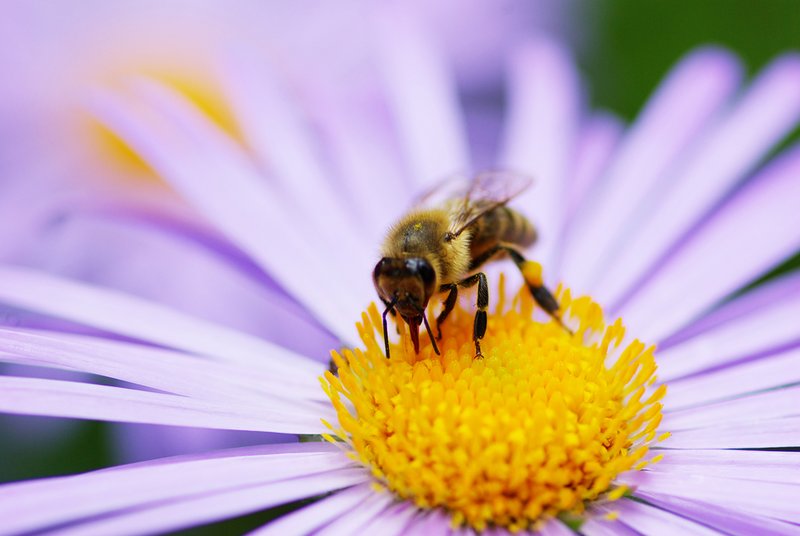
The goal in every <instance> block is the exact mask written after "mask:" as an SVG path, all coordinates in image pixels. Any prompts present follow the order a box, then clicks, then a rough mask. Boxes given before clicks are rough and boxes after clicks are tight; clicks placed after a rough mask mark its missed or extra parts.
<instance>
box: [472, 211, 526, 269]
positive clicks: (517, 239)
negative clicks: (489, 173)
mask: <svg viewBox="0 0 800 536" xmlns="http://www.w3.org/2000/svg"><path fill="white" fill-rule="evenodd" d="M470 231H471V241H470V255H471V257H472V258H473V259H475V258H478V257H480V255H481V254H482V253H484V252H485V251H488V250H489V249H491V248H492V247H494V246H496V245H497V244H498V243H499V242H505V243H507V244H513V245H516V246H519V247H520V248H526V247H528V246H531V245H533V243H534V242H536V229H535V228H534V227H533V224H532V223H531V222H530V221H529V220H528V218H526V217H525V216H523V215H522V214H520V213H519V212H517V211H515V210H513V209H511V208H508V207H506V206H502V207H498V208H496V209H494V210H490V211H489V212H487V213H486V214H484V215H483V216H481V217H480V218H479V219H478V220H477V221H476V222H475V223H474V224H473V225H472V226H471V227H470Z"/></svg>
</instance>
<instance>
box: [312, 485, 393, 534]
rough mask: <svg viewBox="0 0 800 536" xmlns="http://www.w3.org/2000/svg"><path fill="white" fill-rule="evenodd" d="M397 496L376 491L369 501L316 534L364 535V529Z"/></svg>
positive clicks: (387, 492) (344, 514)
mask: <svg viewBox="0 0 800 536" xmlns="http://www.w3.org/2000/svg"><path fill="white" fill-rule="evenodd" d="M394 500H395V496H394V495H393V494H392V493H390V492H389V491H383V492H377V491H374V490H373V492H372V494H371V495H370V496H369V497H367V499H366V500H365V501H364V502H363V503H361V504H360V505H358V508H354V509H352V510H350V511H349V512H345V513H343V514H342V515H341V516H339V517H338V518H337V519H334V520H333V521H331V522H330V523H328V524H326V525H324V526H323V527H321V528H320V529H319V530H318V531H317V532H316V534H318V535H320V536H338V535H342V536H350V535H351V534H363V532H362V531H363V527H364V526H365V525H366V524H367V523H369V522H370V521H371V520H373V519H375V518H376V517H380V516H381V515H382V513H383V512H384V511H385V510H386V509H387V508H388V507H389V505H391V504H392V501H394Z"/></svg>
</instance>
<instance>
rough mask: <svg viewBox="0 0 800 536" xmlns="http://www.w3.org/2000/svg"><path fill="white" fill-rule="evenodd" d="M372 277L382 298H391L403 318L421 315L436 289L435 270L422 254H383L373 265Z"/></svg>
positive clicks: (385, 299) (389, 300)
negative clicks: (394, 255)
mask: <svg viewBox="0 0 800 536" xmlns="http://www.w3.org/2000/svg"><path fill="white" fill-rule="evenodd" d="M372 280H373V282H374V283H375V290H377V291H378V295H379V296H380V297H381V299H382V300H383V301H385V302H388V303H392V302H394V303H395V308H396V309H397V312H399V313H400V315H401V316H403V317H404V318H406V319H408V318H417V317H419V316H421V315H422V312H423V311H424V310H425V307H426V306H427V305H428V300H429V299H430V298H431V296H433V294H434V293H435V292H436V271H435V270H434V269H433V266H431V263H429V262H428V261H427V260H426V259H424V258H422V257H410V258H406V259H400V258H390V257H384V258H382V259H381V260H380V261H378V264H376V265H375V270H374V271H373V272H372Z"/></svg>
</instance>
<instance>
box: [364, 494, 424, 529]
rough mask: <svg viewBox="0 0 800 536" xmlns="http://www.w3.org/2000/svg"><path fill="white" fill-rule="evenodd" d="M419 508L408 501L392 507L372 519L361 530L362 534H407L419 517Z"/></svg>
mask: <svg viewBox="0 0 800 536" xmlns="http://www.w3.org/2000/svg"><path fill="white" fill-rule="evenodd" d="M418 512H419V511H418V510H417V508H416V507H415V506H414V505H413V504H412V503H409V502H407V501H403V502H399V503H397V504H395V505H393V506H390V507H389V508H387V509H386V510H384V511H383V513H381V515H379V516H376V517H374V518H372V520H371V521H370V522H369V523H367V524H366V525H364V527H363V528H362V529H361V533H362V534H380V535H381V536H400V535H401V534H406V527H407V526H408V524H409V523H410V522H411V519H412V518H413V517H414V516H416V515H417V513H418Z"/></svg>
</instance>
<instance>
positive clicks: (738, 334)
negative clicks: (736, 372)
mask: <svg viewBox="0 0 800 536" xmlns="http://www.w3.org/2000/svg"><path fill="white" fill-rule="evenodd" d="M739 302H742V303H739ZM798 317H800V277H798V276H793V277H786V278H782V279H781V280H779V281H777V282H776V283H772V284H767V285H764V286H763V287H760V288H758V289H756V290H754V291H753V292H752V293H749V294H747V295H745V296H744V297H743V298H737V299H735V300H734V301H732V302H730V303H729V304H728V305H726V306H724V307H722V308H721V309H719V310H718V312H717V313H716V314H712V315H710V316H709V317H707V320H703V321H701V323H703V324H704V325H705V330H704V332H702V333H700V334H699V335H696V336H694V337H693V338H689V339H688V340H683V341H680V342H678V343H675V344H674V345H670V346H668V347H667V349H666V350H663V349H662V350H660V351H659V352H658V378H659V380H660V381H663V382H672V381H674V380H675V379H679V378H683V377H686V376H689V375H692V376H695V375H697V374H698V373H700V372H701V371H704V370H708V369H718V368H720V367H732V368H738V367H740V366H744V365H741V364H739V363H740V362H741V361H742V360H749V359H759V358H763V356H764V355H769V354H771V353H774V352H775V351H776V350H778V349H782V348H790V347H792V346H796V345H797V343H798V338H800V334H799V333H798V331H797V327H796V326H795V323H794V322H793V321H792V319H794V318H798ZM698 329H701V330H703V326H700V327H699V328H698ZM688 336H690V337H691V333H688ZM770 359H772V358H770ZM703 377H705V376H703ZM687 380H688V379H687ZM676 385H679V383H677V384H676Z"/></svg>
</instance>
